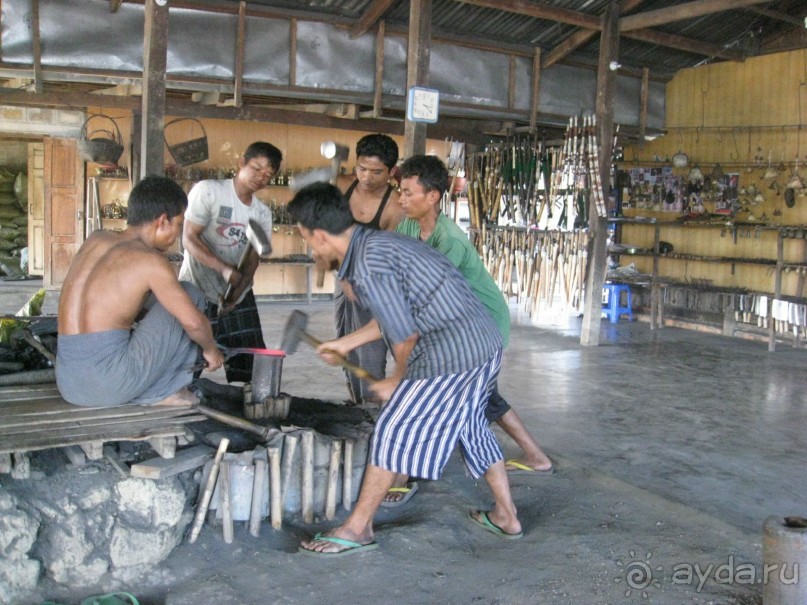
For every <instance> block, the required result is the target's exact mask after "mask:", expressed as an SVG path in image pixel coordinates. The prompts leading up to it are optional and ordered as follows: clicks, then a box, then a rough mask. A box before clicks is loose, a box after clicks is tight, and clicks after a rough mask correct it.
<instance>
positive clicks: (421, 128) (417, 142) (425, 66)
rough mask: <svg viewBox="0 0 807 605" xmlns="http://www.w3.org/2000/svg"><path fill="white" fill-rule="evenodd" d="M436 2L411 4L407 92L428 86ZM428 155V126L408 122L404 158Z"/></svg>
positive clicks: (424, 0)
mask: <svg viewBox="0 0 807 605" xmlns="http://www.w3.org/2000/svg"><path fill="white" fill-rule="evenodd" d="M431 29H432V0H410V3H409V45H408V47H407V50H406V91H407V96H408V94H409V89H410V88H412V87H413V86H428V84H429V55H430V52H431ZM425 152H426V124H423V123H420V122H412V121H410V120H408V119H406V120H404V153H403V157H405V158H408V157H411V156H413V155H420V154H423V153H425Z"/></svg>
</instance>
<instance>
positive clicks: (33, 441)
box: [0, 416, 205, 454]
mask: <svg viewBox="0 0 807 605" xmlns="http://www.w3.org/2000/svg"><path fill="white" fill-rule="evenodd" d="M193 418H196V419H197V420H205V417H204V416H196V417H193ZM183 422H186V420H183ZM95 428H96V427H90V428H89V429H82V428H81V427H76V428H75V429H72V430H67V429H65V430H62V431H59V432H55V431H50V430H48V431H42V432H40V433H31V434H27V435H16V436H14V437H10V438H4V439H3V442H2V443H0V454H2V453H6V452H17V451H33V450H45V449H51V448H55V447H65V446H68V445H81V444H84V443H88V442H91V441H145V440H147V439H152V438H155V437H163V436H165V437H176V436H178V435H184V434H185V426H184V424H170V425H163V426H154V424H153V423H151V422H139V423H133V424H129V425H127V426H124V427H105V430H104V431H103V433H101V432H99V431H97V430H94V429H95Z"/></svg>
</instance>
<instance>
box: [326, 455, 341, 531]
mask: <svg viewBox="0 0 807 605" xmlns="http://www.w3.org/2000/svg"><path fill="white" fill-rule="evenodd" d="M341 457H342V442H341V441H340V440H339V439H334V440H333V441H331V460H330V464H329V465H328V488H327V491H326V492H325V518H326V519H327V520H328V521H330V520H332V519H333V518H334V517H335V516H336V486H337V482H338V481H339V461H340V459H341Z"/></svg>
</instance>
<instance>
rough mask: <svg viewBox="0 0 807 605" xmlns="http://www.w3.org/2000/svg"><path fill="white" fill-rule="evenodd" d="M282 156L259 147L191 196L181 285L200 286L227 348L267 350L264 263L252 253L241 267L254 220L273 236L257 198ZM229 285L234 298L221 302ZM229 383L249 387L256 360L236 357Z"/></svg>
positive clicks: (269, 147)
mask: <svg viewBox="0 0 807 605" xmlns="http://www.w3.org/2000/svg"><path fill="white" fill-rule="evenodd" d="M282 160H283V154H282V153H281V151H280V150H279V149H278V148H277V147H275V146H274V145H271V144H270V143H265V142H262V141H258V142H255V143H252V144H251V145H250V146H249V147H247V150H246V151H245V152H244V155H243V157H242V158H241V159H240V160H239V169H238V173H237V174H236V175H235V177H233V178H232V179H226V180H207V181H200V182H199V183H197V184H196V185H194V187H193V189H191V191H190V193H189V194H188V210H187V211H186V212H185V228H184V231H183V234H182V245H183V246H184V248H185V258H184V260H183V262H182V267H181V268H180V270H179V279H180V280H184V281H189V282H191V283H193V284H194V285H196V286H197V287H198V288H199V289H200V290H201V291H202V292H203V293H204V295H205V298H206V299H207V309H206V311H205V312H206V314H207V316H208V317H209V318H210V320H211V323H212V324H213V331H214V334H215V336H216V340H217V342H218V343H219V344H220V345H222V346H225V347H260V348H265V347H266V344H265V343H264V340H263V333H262V331H261V322H260V317H259V315H258V308H257V305H256V304H255V296H254V295H253V293H252V282H253V277H254V276H255V270H256V269H257V268H258V263H259V262H260V258H259V257H258V255H257V253H255V251H254V250H253V251H252V252H251V253H250V254H249V256H248V257H247V262H246V264H245V266H244V268H243V271H239V270H238V268H237V267H238V261H239V260H240V258H241V254H242V252H243V251H244V248H245V247H246V246H247V244H248V241H247V236H246V232H247V225H248V224H249V221H250V219H252V220H255V221H257V222H258V224H259V225H260V226H261V227H263V229H264V231H265V232H266V234H267V236H268V237H271V234H272V211H271V210H270V209H269V208H268V207H267V206H266V205H265V204H264V203H263V202H261V201H260V200H259V199H258V198H257V197H256V196H255V192H256V191H258V190H260V189H263V188H264V187H266V186H267V185H268V184H269V180H270V179H271V178H272V177H273V176H274V175H275V173H277V171H278V170H279V169H280V163H281V162H282ZM228 285H232V292H231V295H230V297H229V298H228V300H227V301H224V300H223V297H224V294H225V293H226V291H227V287H228ZM225 370H226V374H227V381H228V382H236V381H242V382H250V381H251V379H252V357H251V356H248V355H236V356H234V357H232V358H230V359H229V360H228V361H227V363H226V364H225Z"/></svg>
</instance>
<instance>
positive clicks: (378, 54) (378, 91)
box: [373, 21, 386, 118]
mask: <svg viewBox="0 0 807 605" xmlns="http://www.w3.org/2000/svg"><path fill="white" fill-rule="evenodd" d="M385 35H386V25H385V24H384V21H379V23H378V31H376V34H375V78H374V79H373V117H374V118H380V117H381V101H382V97H383V94H384V37H385Z"/></svg>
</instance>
